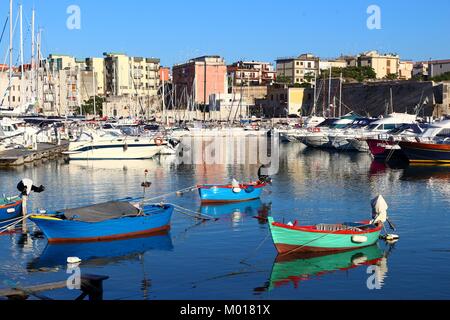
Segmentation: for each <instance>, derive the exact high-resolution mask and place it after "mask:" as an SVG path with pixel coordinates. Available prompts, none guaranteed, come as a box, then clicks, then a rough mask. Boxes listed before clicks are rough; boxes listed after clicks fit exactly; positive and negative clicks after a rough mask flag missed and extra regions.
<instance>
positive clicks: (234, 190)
mask: <svg viewBox="0 0 450 320" xmlns="http://www.w3.org/2000/svg"><path fill="white" fill-rule="evenodd" d="M266 186H267V183H265V182H256V183H249V184H239V185H231V184H230V185H201V186H198V189H199V193H200V199H201V201H202V203H227V202H243V201H250V200H256V199H259V198H261V194H262V191H263V190H264V187H266Z"/></svg>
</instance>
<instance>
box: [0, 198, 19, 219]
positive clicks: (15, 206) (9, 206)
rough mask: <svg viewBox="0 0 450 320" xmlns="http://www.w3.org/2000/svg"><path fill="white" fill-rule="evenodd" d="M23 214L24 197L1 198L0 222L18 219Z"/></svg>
mask: <svg viewBox="0 0 450 320" xmlns="http://www.w3.org/2000/svg"><path fill="white" fill-rule="evenodd" d="M21 215H22V198H21V197H20V196H17V197H3V198H0V222H1V221H8V220H12V219H16V218H18V217H20V216H21Z"/></svg>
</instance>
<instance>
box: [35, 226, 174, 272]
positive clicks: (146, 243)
mask: <svg viewBox="0 0 450 320" xmlns="http://www.w3.org/2000/svg"><path fill="white" fill-rule="evenodd" d="M172 250H173V244H172V239H171V237H170V234H169V233H168V232H162V233H160V234H157V235H152V236H149V237H143V238H133V239H124V240H117V241H105V242H83V243H65V244H48V245H47V247H46V248H45V250H44V251H43V252H42V254H41V255H40V257H38V258H36V259H33V260H32V261H31V262H30V263H28V264H27V269H28V270H29V271H30V272H33V271H35V270H42V269H53V268H58V267H64V266H66V265H67V257H78V258H80V259H81V260H82V261H83V266H85V267H88V266H95V267H97V266H106V265H110V264H117V263H120V262H122V261H131V260H139V259H140V257H141V256H142V255H143V254H145V253H146V252H150V251H172Z"/></svg>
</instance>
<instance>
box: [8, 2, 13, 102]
mask: <svg viewBox="0 0 450 320" xmlns="http://www.w3.org/2000/svg"><path fill="white" fill-rule="evenodd" d="M12 67H13V0H9V95H8V96H9V107H10V108H11V107H12V92H11V87H12V76H13V70H12Z"/></svg>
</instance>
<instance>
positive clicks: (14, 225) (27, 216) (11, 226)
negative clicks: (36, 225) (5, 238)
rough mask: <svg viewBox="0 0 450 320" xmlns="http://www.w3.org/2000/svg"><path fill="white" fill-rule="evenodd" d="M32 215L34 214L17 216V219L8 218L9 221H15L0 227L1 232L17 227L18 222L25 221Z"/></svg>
mask: <svg viewBox="0 0 450 320" xmlns="http://www.w3.org/2000/svg"><path fill="white" fill-rule="evenodd" d="M31 216H32V214H29V215H26V216H23V217H19V218H16V219H11V220H8V222H9V221H14V222H13V223H10V224H8V225H6V226H3V227H1V228H0V234H2V233H4V232H7V231H10V230H13V229H15V227H16V226H17V225H18V224H20V223H22V222H24V221H25V220H27V219H28V218H29V217H31Z"/></svg>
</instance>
